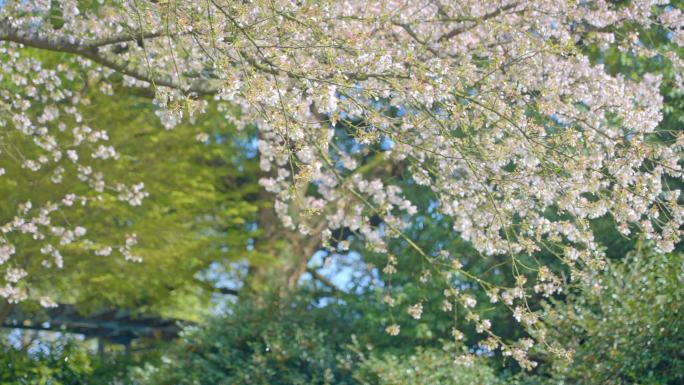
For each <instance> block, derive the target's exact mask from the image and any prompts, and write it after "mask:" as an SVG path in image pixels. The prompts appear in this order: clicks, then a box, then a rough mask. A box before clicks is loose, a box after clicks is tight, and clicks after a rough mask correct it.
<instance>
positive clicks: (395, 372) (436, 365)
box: [354, 348, 501, 385]
mask: <svg viewBox="0 0 684 385" xmlns="http://www.w3.org/2000/svg"><path fill="white" fill-rule="evenodd" d="M354 377H355V378H356V379H357V380H358V381H359V382H360V383H361V384H368V385H370V384H372V385H432V384H439V385H479V384H482V385H496V384H500V383H501V382H500V380H499V379H498V378H497V377H496V375H495V374H494V371H493V370H492V368H491V367H489V366H487V364H486V362H484V361H483V360H476V361H475V362H474V363H472V364H470V365H467V366H466V365H464V364H456V363H454V359H453V354H452V352H451V351H450V350H449V349H447V348H445V349H442V350H439V349H426V350H423V349H420V348H419V349H418V350H417V351H416V353H414V354H412V355H409V356H395V355H391V354H385V355H375V356H371V357H370V358H368V359H364V360H363V362H362V364H361V366H360V368H359V369H358V370H357V372H356V373H355V374H354Z"/></svg>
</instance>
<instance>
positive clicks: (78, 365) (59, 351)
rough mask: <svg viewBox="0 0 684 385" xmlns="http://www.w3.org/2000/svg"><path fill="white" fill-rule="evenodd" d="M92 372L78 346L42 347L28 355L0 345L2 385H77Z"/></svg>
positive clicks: (89, 362)
mask: <svg viewBox="0 0 684 385" xmlns="http://www.w3.org/2000/svg"><path fill="white" fill-rule="evenodd" d="M92 371H93V366H92V360H91V357H90V356H89V355H88V353H87V352H86V351H85V350H83V349H82V348H81V347H80V346H78V344H77V343H75V342H73V341H66V342H61V343H50V344H41V349H39V350H38V351H37V352H35V353H31V354H29V353H27V352H26V351H25V350H19V349H16V348H14V347H12V346H9V345H7V344H6V343H5V342H4V340H3V341H2V342H0V383H1V384H4V385H29V384H30V385H79V384H85V383H88V381H87V379H88V378H90V374H91V373H92Z"/></svg>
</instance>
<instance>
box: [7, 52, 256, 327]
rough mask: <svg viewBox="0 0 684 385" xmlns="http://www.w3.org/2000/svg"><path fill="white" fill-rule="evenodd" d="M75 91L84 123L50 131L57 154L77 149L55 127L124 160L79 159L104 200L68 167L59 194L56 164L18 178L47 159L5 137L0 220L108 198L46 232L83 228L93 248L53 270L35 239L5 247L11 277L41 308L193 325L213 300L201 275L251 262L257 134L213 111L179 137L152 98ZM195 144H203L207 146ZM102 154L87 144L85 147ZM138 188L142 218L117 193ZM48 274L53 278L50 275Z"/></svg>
mask: <svg viewBox="0 0 684 385" xmlns="http://www.w3.org/2000/svg"><path fill="white" fill-rule="evenodd" d="M22 53H23V54H25V55H26V56H29V57H33V56H36V57H40V58H41V60H42V62H43V65H44V66H46V67H48V68H50V67H54V66H57V65H66V66H70V65H71V66H76V65H75V64H70V61H71V60H73V57H70V56H69V55H63V54H54V53H46V52H38V51H32V50H28V49H27V50H24V51H22ZM72 83H74V84H69V87H73V88H78V89H81V88H82V89H83V91H82V93H81V95H80V98H81V100H82V104H83V106H82V108H81V112H82V114H83V115H82V117H81V118H82V121H80V123H77V122H76V121H74V117H72V116H68V115H66V114H63V116H60V118H59V119H57V120H56V121H54V122H48V123H46V125H48V126H49V129H50V132H51V133H54V135H55V136H56V137H57V139H58V141H59V143H70V142H72V141H73V137H72V133H71V131H70V130H60V129H59V127H58V126H59V124H60V123H67V125H68V126H69V127H71V125H78V124H80V125H83V126H87V127H91V128H92V129H93V130H106V131H107V133H108V135H109V140H108V141H106V142H104V143H105V144H106V145H112V146H113V147H114V148H116V150H117V151H118V153H119V155H120V158H119V159H118V160H115V161H112V160H101V159H90V158H91V156H90V155H89V154H88V153H87V152H85V151H82V149H81V148H80V147H79V148H78V149H77V150H78V151H79V152H81V153H80V154H79V158H80V159H83V160H84V162H86V164H88V165H90V166H92V169H93V172H102V175H103V176H104V180H105V183H106V187H105V189H104V193H102V194H98V193H96V192H95V191H94V190H93V189H92V188H90V187H88V186H87V185H86V183H83V182H81V181H80V180H79V178H78V175H77V172H76V170H75V167H69V166H66V167H65V170H64V172H63V174H62V181H61V183H57V184H55V183H53V181H52V180H51V179H52V178H53V176H54V173H55V171H57V165H56V164H53V163H48V164H46V165H44V166H43V167H42V168H41V169H40V171H38V172H33V171H29V170H28V169H26V168H23V167H21V162H18V161H16V159H35V158H37V157H38V155H40V150H39V149H38V147H37V146H35V144H33V143H32V141H33V138H31V137H29V136H26V135H24V134H21V133H19V132H18V131H16V130H7V131H6V132H3V133H2V135H3V143H5V144H6V146H5V147H4V148H3V157H2V158H0V167H3V168H5V170H6V176H5V177H3V178H0V196H2V197H3V202H4V203H5V204H3V205H2V206H1V207H0V218H5V219H7V220H8V218H13V217H14V216H15V215H16V207H17V204H20V203H23V202H26V200H27V199H28V198H29V197H30V200H31V202H32V204H33V207H34V208H37V207H41V206H42V205H44V204H46V203H47V202H60V201H62V199H63V198H64V196H65V195H66V194H69V193H75V194H77V195H81V196H85V197H88V198H95V196H96V195H101V199H100V200H94V201H91V202H89V203H88V204H87V205H85V206H81V205H80V203H79V202H77V203H76V204H74V205H73V206H71V207H65V208H64V209H61V210H60V213H59V215H55V217H54V218H53V220H52V223H51V224H52V225H53V226H63V227H66V228H73V227H74V226H82V227H84V228H85V229H86V230H87V234H86V236H85V238H87V239H88V240H89V242H90V243H88V242H75V243H74V244H72V245H69V246H63V247H62V255H63V256H64V268H63V269H58V268H57V267H56V266H55V263H54V261H52V259H51V257H47V256H45V255H43V254H42V253H41V252H40V248H41V247H42V246H43V244H41V243H39V242H36V241H35V240H33V239H32V238H31V236H30V235H22V234H15V235H12V239H10V241H11V242H12V243H13V244H15V245H16V248H17V255H15V256H13V257H12V259H10V260H9V261H8V262H7V266H6V267H21V268H23V269H26V270H27V271H28V273H29V275H28V276H27V277H26V278H25V279H24V280H23V281H22V284H23V285H25V286H26V287H30V290H31V293H30V295H31V297H32V298H34V299H35V298H38V297H40V296H41V295H50V296H51V297H52V298H53V299H55V300H57V301H58V302H65V303H73V304H76V305H77V306H79V307H80V308H81V309H83V310H84V311H92V310H95V309H97V308H99V307H101V306H111V307H113V306H117V307H124V308H129V309H136V310H141V311H147V312H162V313H165V314H167V315H172V316H174V317H181V318H195V319H197V318H198V314H197V313H199V312H201V311H203V310H206V308H207V304H208V300H209V291H207V290H203V289H204V288H205V287H207V288H211V287H210V285H205V284H202V283H200V282H198V280H197V279H196V278H197V274H198V272H201V271H203V270H205V269H206V268H207V267H208V266H209V265H210V264H211V263H222V264H226V263H227V262H230V261H234V260H235V259H237V258H244V257H249V256H250V252H249V251H248V250H247V242H248V239H249V238H250V237H251V236H252V234H251V233H252V231H251V230H250V228H249V224H250V223H251V222H252V221H253V216H254V214H255V213H256V209H257V202H256V201H255V199H254V198H253V196H254V193H255V192H256V191H257V188H258V187H257V184H256V181H255V180H254V177H253V176H252V175H253V173H252V171H253V170H254V169H255V167H256V162H255V157H254V154H251V153H250V150H249V146H250V145H251V144H250V140H251V138H252V136H253V133H252V132H249V131H248V130H246V131H243V132H238V131H237V130H235V128H234V126H233V125H231V124H230V123H228V122H227V121H226V119H225V115H226V114H234V113H235V111H232V110H229V111H219V110H218V109H217V106H216V105H214V104H211V103H210V105H209V106H208V108H207V112H206V113H205V114H201V116H199V117H198V118H197V121H196V122H195V123H194V124H190V123H189V122H184V123H182V124H180V125H179V126H177V127H176V128H175V129H174V130H165V129H164V128H163V127H162V125H161V124H160V121H159V117H158V116H156V110H157V107H156V106H155V105H154V104H153V103H151V102H150V99H149V95H142V96H140V95H138V94H137V93H139V92H140V90H135V89H128V88H124V87H121V88H115V89H112V90H109V91H107V92H108V93H111V95H108V94H104V93H102V92H100V91H99V90H97V89H96V88H97V87H99V84H97V83H94V84H90V83H89V82H88V81H87V80H83V79H80V80H79V79H75V80H74V81H73V82H72ZM65 87H66V86H65ZM144 92H148V93H149V91H143V93H144ZM46 107H49V106H45V105H41V104H40V103H38V102H36V103H35V104H34V105H32V106H31V108H30V110H29V111H27V113H28V114H29V115H32V116H40V115H41V114H42V113H43V109H44V108H46ZM15 131H16V132H15ZM198 137H199V138H202V137H204V138H206V140H204V141H203V142H200V141H199V140H198V139H197V138H198ZM86 142H87V141H86ZM97 145H99V143H97V144H90V143H86V144H84V145H82V146H81V147H84V146H85V147H88V146H90V148H95V147H96V146H97ZM252 152H253V151H252ZM139 182H144V184H145V188H144V190H145V191H146V192H147V193H149V197H148V198H146V199H144V200H143V202H142V205H141V206H139V207H132V206H129V205H128V204H127V203H125V202H120V201H118V199H117V195H118V193H117V192H116V191H115V186H116V184H117V183H125V184H127V185H132V184H135V183H139ZM127 234H136V235H137V238H138V241H139V244H138V245H137V246H135V247H134V248H133V253H134V255H136V256H138V257H140V258H142V263H134V262H129V261H126V260H124V257H123V256H122V255H121V254H120V253H118V252H117V251H116V247H117V246H119V245H122V244H123V243H124V240H125V238H126V235H127ZM49 242H52V243H55V244H58V243H59V241H58V240H57V241H55V240H51V239H46V240H45V242H44V243H49ZM106 246H112V247H113V248H114V251H113V252H112V253H111V254H110V255H107V256H103V255H96V254H95V253H94V251H95V250H97V249H99V248H101V247H106ZM45 262H48V263H50V264H51V265H52V266H51V267H49V268H46V267H44V263H45ZM3 279H4V278H0V284H2V280H3ZM178 309H184V310H183V311H179V310H178Z"/></svg>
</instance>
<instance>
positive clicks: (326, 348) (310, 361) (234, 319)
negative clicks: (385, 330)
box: [136, 300, 354, 385]
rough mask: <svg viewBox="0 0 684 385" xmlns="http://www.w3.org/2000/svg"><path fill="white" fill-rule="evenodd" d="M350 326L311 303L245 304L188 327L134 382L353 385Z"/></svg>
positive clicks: (198, 384)
mask: <svg viewBox="0 0 684 385" xmlns="http://www.w3.org/2000/svg"><path fill="white" fill-rule="evenodd" d="M348 325H349V323H345V322H344V319H343V317H342V315H341V314H339V313H336V312H335V310H334V309H332V308H324V309H321V308H316V307H314V306H312V305H311V304H310V303H308V302H307V301H302V300H299V301H277V300H276V301H272V302H271V303H268V304H263V305H255V304H254V303H252V302H250V301H248V300H247V301H242V302H241V303H240V304H239V305H238V306H236V307H235V309H234V313H233V314H231V315H229V316H227V317H226V316H217V317H214V318H212V319H209V320H208V321H207V323H206V324H205V325H203V326H201V327H193V328H187V329H186V330H185V331H184V332H183V333H182V336H181V340H180V342H179V345H178V346H177V347H175V348H173V349H171V350H170V351H168V352H167V354H165V355H164V357H162V363H161V364H160V365H158V366H156V367H153V366H149V365H148V367H146V368H145V369H143V370H140V371H139V372H138V373H137V375H136V377H137V379H138V381H140V382H141V383H147V384H154V385H163V384H173V385H176V384H178V385H184V384H187V385H190V384H192V385H200V384H207V385H218V384H255V385H258V384H264V385H266V384H268V385H278V384H302V385H303V384H307V385H308V384H352V383H354V382H353V380H352V378H351V372H350V368H349V367H346V365H345V364H344V360H342V359H341V358H342V355H343V354H344V352H345V348H344V347H345V345H346V344H347V342H348V340H347V339H348V336H349V335H351V330H349V329H348ZM347 354H348V355H350V352H348V353H347Z"/></svg>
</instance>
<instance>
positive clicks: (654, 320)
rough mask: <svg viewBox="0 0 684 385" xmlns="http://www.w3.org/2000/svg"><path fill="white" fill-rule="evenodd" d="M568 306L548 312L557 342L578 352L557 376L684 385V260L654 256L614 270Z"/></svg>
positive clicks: (559, 366)
mask: <svg viewBox="0 0 684 385" xmlns="http://www.w3.org/2000/svg"><path fill="white" fill-rule="evenodd" d="M596 278H597V279H598V284H599V285H600V286H601V288H602V289H601V290H600V291H599V290H597V288H598V287H597V286H594V285H593V284H586V285H584V286H582V287H581V288H580V290H579V291H577V292H575V293H573V294H571V295H570V296H569V297H568V298H567V302H554V303H553V306H549V307H548V308H547V314H548V316H549V321H548V322H549V332H550V335H549V341H550V342H552V343H558V344H562V345H563V346H565V347H570V348H573V349H574V350H575V356H574V362H573V363H572V364H564V363H563V362H556V366H555V371H554V373H553V375H554V376H555V377H556V378H558V379H562V380H565V381H567V383H581V384H598V383H601V384H680V383H682V382H683V381H684V351H683V350H682V346H684V306H683V303H684V302H683V301H684V292H682V288H681V284H682V282H684V255H683V254H681V253H673V254H667V255H659V254H656V253H654V252H651V251H647V250H643V249H641V250H638V251H637V252H634V253H631V254H630V255H628V256H627V258H625V259H624V260H623V261H622V262H614V263H611V265H610V266H609V270H608V273H606V274H604V275H601V276H600V277H596Z"/></svg>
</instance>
